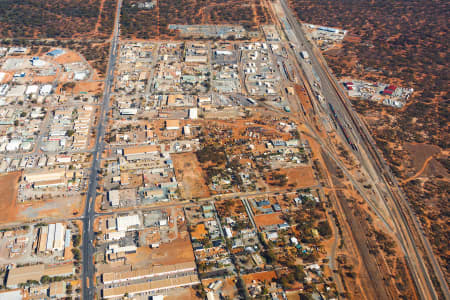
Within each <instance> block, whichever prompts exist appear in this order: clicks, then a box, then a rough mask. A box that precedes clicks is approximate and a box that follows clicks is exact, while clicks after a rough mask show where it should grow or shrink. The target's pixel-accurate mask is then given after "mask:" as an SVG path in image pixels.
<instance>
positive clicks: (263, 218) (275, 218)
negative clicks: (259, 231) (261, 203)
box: [254, 213, 285, 227]
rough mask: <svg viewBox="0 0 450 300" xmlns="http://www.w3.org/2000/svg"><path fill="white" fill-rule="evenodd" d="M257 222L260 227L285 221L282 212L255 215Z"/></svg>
mask: <svg viewBox="0 0 450 300" xmlns="http://www.w3.org/2000/svg"><path fill="white" fill-rule="evenodd" d="M254 219H255V223H256V226H258V227H264V226H270V225H278V224H283V223H285V221H284V220H283V219H282V218H281V213H273V214H265V215H257V216H255V218H254Z"/></svg>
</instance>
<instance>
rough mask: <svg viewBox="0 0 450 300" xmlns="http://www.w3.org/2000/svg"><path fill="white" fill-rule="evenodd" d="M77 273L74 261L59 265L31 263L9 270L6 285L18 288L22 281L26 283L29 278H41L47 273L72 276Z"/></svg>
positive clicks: (36, 279)
mask: <svg viewBox="0 0 450 300" xmlns="http://www.w3.org/2000/svg"><path fill="white" fill-rule="evenodd" d="M74 273H75V268H74V265H73V264H72V263H69V264H59V265H52V266H49V265H44V264H39V265H31V266H25V267H16V268H12V269H10V270H9V271H8V275H7V281H6V287H7V288H10V289H14V288H17V287H18V286H19V284H20V283H25V282H27V281H28V280H35V281H39V280H41V277H42V276H44V275H46V276H49V277H55V276H61V277H65V276H71V275H73V274H74Z"/></svg>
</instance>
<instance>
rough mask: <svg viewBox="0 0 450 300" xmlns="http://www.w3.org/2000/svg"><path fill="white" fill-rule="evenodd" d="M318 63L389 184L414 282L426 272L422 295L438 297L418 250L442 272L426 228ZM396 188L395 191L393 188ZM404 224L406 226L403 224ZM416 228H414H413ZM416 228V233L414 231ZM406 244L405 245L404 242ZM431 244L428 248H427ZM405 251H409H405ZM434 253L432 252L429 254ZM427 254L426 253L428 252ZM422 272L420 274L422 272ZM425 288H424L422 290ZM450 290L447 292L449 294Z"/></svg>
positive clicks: (380, 172)
mask: <svg viewBox="0 0 450 300" xmlns="http://www.w3.org/2000/svg"><path fill="white" fill-rule="evenodd" d="M318 61H319V63H320V64H321V66H322V67H323V70H326V72H325V74H326V76H327V77H328V79H329V81H330V82H331V84H332V86H333V88H334V90H335V91H336V94H337V96H338V99H339V101H340V103H341V104H342V106H343V107H344V109H345V111H346V113H347V115H348V116H349V117H350V120H351V122H352V124H353V126H354V128H355V129H356V130H357V132H358V136H359V137H360V138H361V139H362V142H363V143H364V146H365V150H366V151H368V152H369V157H371V158H373V162H374V166H375V168H376V169H377V172H378V173H379V175H380V177H381V179H382V181H384V183H385V185H386V191H387V192H388V194H389V196H390V197H389V198H390V199H392V201H389V200H388V198H387V197H384V200H385V201H386V202H387V204H392V205H393V206H394V209H392V210H390V214H391V215H395V217H396V218H397V219H400V220H401V222H395V223H396V225H397V227H398V231H397V234H398V235H399V240H400V241H403V243H404V244H403V245H402V247H403V249H404V250H406V247H407V248H408V249H410V250H413V252H414V254H415V256H416V258H417V259H414V258H413V257H411V256H410V255H406V257H407V260H408V261H409V264H410V268H411V267H412V268H413V269H416V268H415V267H414V265H418V266H419V268H420V270H415V272H411V273H412V274H413V278H414V281H415V282H416V284H418V285H419V286H422V283H421V282H420V280H419V279H418V278H417V277H418V274H422V275H423V277H424V278H423V279H424V281H425V282H426V284H427V285H428V290H429V295H424V294H423V292H422V295H421V296H422V297H423V298H424V299H429V298H431V299H439V297H438V295H437V293H436V291H435V289H434V285H433V280H432V279H431V277H430V275H429V272H428V269H427V267H426V266H425V263H424V261H423V259H421V258H422V255H421V253H419V250H418V249H417V247H416V244H417V243H419V244H420V245H421V246H422V249H423V250H424V252H425V253H426V255H427V256H428V259H430V260H431V261H430V263H431V267H432V268H433V271H434V272H435V273H438V274H439V273H441V274H442V271H441V270H440V268H439V267H438V266H437V262H435V264H433V262H432V260H435V257H434V253H432V251H429V250H431V249H430V248H431V246H429V243H428V240H426V237H425V236H424V233H423V229H422V228H421V225H420V224H419V223H418V221H417V220H416V219H414V213H413V211H412V209H411V207H410V206H409V204H408V203H406V200H405V197H404V195H403V194H402V193H401V190H400V187H399V185H398V183H397V180H396V179H395V178H394V176H393V175H392V173H391V171H390V170H389V167H388V166H387V165H386V162H385V161H384V159H383V158H382V157H381V154H380V153H379V151H378V150H377V149H376V148H375V142H374V141H373V138H372V137H371V136H370V135H369V133H368V131H367V128H366V127H365V126H363V125H361V123H362V121H361V120H359V119H358V118H357V117H355V116H354V111H353V109H351V108H349V107H348V100H347V99H346V98H345V97H344V96H343V95H342V91H341V89H340V87H339V86H338V84H337V83H336V80H335V79H334V78H333V76H332V75H331V74H330V73H329V70H328V68H327V67H324V66H323V63H322V62H321V59H320V58H319V59H318ZM392 187H393V188H394V189H396V190H397V191H394V190H393V188H392ZM393 217H394V216H393ZM402 223H403V224H402ZM402 225H403V226H402ZM410 229H413V230H410ZM412 231H414V233H413V232H412ZM405 244H406V245H405ZM427 244H428V247H427ZM405 252H406V253H407V252H408V251H405ZM430 252H431V253H430ZM425 253H424V254H425ZM411 259H414V261H415V263H412V264H411ZM419 272H420V273H419ZM440 287H441V289H442V292H443V294H444V297H445V299H449V297H448V287H447V285H446V283H445V282H442V281H441V282H440ZM422 290H423V289H422ZM446 291H447V293H446Z"/></svg>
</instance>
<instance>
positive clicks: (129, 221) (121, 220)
mask: <svg viewBox="0 0 450 300" xmlns="http://www.w3.org/2000/svg"><path fill="white" fill-rule="evenodd" d="M140 224H141V222H140V220H139V216H138V215H131V216H122V217H117V230H118V231H127V230H128V228H130V227H133V226H138V225H140Z"/></svg>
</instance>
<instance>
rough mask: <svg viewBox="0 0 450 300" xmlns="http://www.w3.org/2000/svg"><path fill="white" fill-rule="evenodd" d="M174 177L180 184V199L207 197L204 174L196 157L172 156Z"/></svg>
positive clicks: (191, 154)
mask: <svg viewBox="0 0 450 300" xmlns="http://www.w3.org/2000/svg"><path fill="white" fill-rule="evenodd" d="M171 157H172V160H173V166H174V169H175V176H176V178H177V181H178V182H179V183H182V187H181V188H180V190H181V197H182V198H183V199H192V198H201V197H208V196H209V195H210V194H209V191H208V186H207V185H206V182H205V178H204V173H203V170H202V168H200V165H199V162H198V160H197V156H195V154H194V153H190V152H189V153H180V154H172V155H171Z"/></svg>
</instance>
